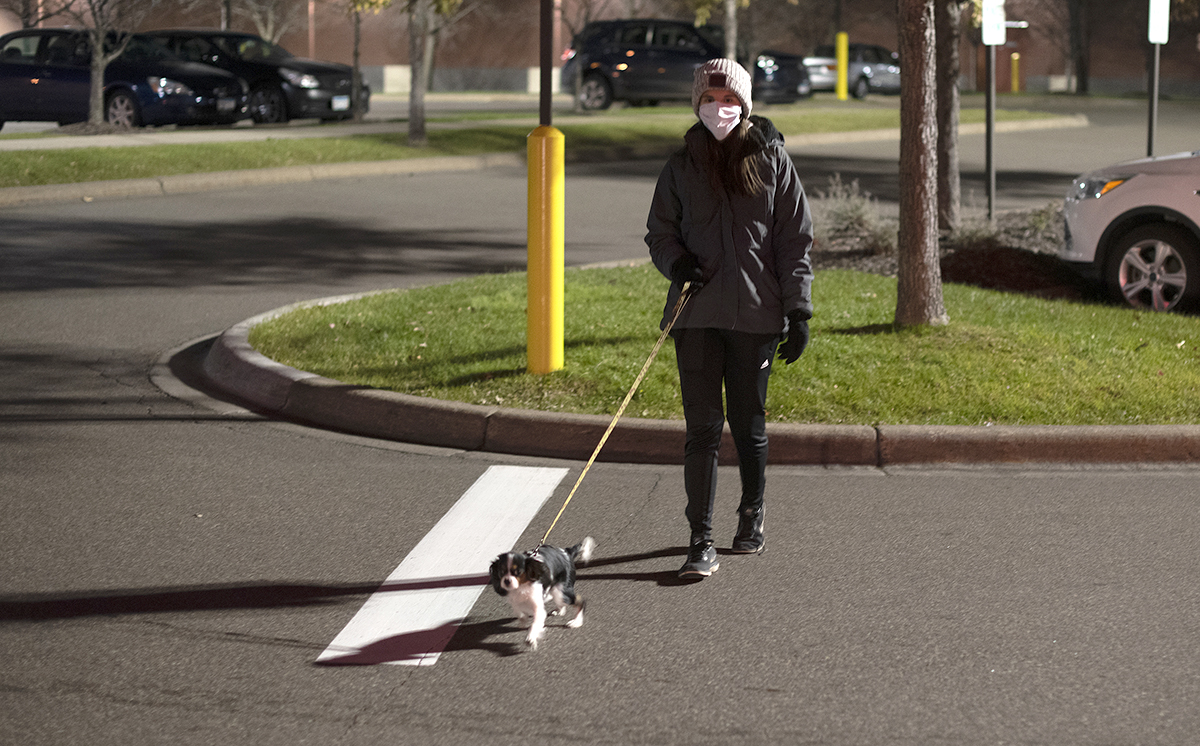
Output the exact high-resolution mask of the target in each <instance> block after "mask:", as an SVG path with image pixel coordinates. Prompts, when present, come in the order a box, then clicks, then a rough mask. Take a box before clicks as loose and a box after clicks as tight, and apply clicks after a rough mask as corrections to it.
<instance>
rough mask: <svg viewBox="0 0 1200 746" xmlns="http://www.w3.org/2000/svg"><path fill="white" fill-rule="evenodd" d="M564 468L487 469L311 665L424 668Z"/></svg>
mask: <svg viewBox="0 0 1200 746" xmlns="http://www.w3.org/2000/svg"><path fill="white" fill-rule="evenodd" d="M566 474H567V469H561V468H554V469H551V468H541V467H524V466H492V467H489V468H488V470H487V471H486V472H484V474H483V476H481V477H480V478H479V479H478V480H477V481H476V482H475V484H473V485H472V486H471V488H470V489H468V490H467V492H466V493H465V494H463V496H462V497H461V498H459V500H458V502H457V503H455V505H454V507H452V508H451V509H450V510H449V512H447V513H446V515H445V516H443V517H442V519H441V520H440V521H438V523H437V525H435V526H434V527H433V529H432V530H431V531H430V532H429V533H428V534H426V535H425V537H424V538H423V539H421V541H420V542H418V543H417V545H416V546H415V547H413V550H412V551H411V552H409V554H408V556H407V557H405V558H404V561H403V562H401V563H400V566H399V567H397V568H396V570H395V571H394V572H393V573H392V574H391V575H390V576H388V579H387V580H386V581H384V583H383V585H382V586H381V587H380V589H379V590H378V591H376V592H375V593H374V594H372V595H371V597H370V598H368V599H367V601H366V603H364V604H363V607H362V608H361V609H359V611H358V613H357V614H356V615H355V616H354V618H353V619H351V620H350V623H349V624H347V625H346V627H345V628H344V629H343V630H342V631H341V633H339V634H338V636H337V637H336V638H334V640H333V642H331V643H330V644H329V647H327V648H326V649H325V652H323V653H321V655H320V656H319V657H318V658H317V663H324V664H331V665H335V664H341V665H351V664H358V665H367V664H375V663H392V664H399V665H410V666H431V665H433V664H434V663H436V662H437V660H438V657H439V656H440V655H441V652H442V650H444V649H445V646H446V644H447V643H448V642H450V638H451V637H453V636H454V632H455V630H456V629H457V628H458V625H459V624H460V623H461V622H462V620H463V619H465V618H466V616H467V614H469V613H470V611H471V607H472V606H474V605H475V601H476V600H477V599H478V598H479V594H480V593H482V592H483V590H484V588H485V587H486V586H487V570H488V564H489V563H490V562H491V561H492V559H493V558H494V557H495V556H496V555H497V554H499V553H501V552H506V551H508V550H509V549H511V548H512V547H513V545H514V543H515V542H516V541H517V539H519V538H520V536H521V534H522V532H524V531H525V529H526V527H528V526H529V523H530V521H532V520H533V517H534V516H535V515H537V512H538V510H540V509H541V507H542V505H543V504H545V502H546V500H547V499H548V498H549V497H550V495H552V494H554V490H555V489H556V488H557V487H558V485H559V483H560V482H561V481H562V479H563V477H565V476H566Z"/></svg>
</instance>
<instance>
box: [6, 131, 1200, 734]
mask: <svg viewBox="0 0 1200 746" xmlns="http://www.w3.org/2000/svg"><path fill="white" fill-rule="evenodd" d="M1114 126H1115V125H1114ZM1127 127H1128V128H1129V129H1127V130H1119V132H1123V133H1126V134H1125V135H1124V137H1126V138H1127V137H1128V134H1127V133H1128V132H1129V131H1132V129H1134V128H1136V122H1134V121H1132V118H1131V121H1130V122H1129V124H1128V125H1127ZM1086 136H1088V137H1090V136H1091V133H1090V132H1088V134H1087V135H1086ZM1063 137H1064V142H1065V138H1067V136H1066V135H1064V136H1063ZM1070 137H1074V138H1076V139H1079V138H1082V137H1085V135H1084V134H1082V133H1081V132H1079V131H1076V132H1074V133H1073V134H1072V135H1070ZM1038 142H1039V143H1041V144H1042V145H1044V146H1045V147H1047V149H1048V150H1052V149H1054V148H1053V147H1051V146H1052V145H1053V143H1054V142H1057V141H1053V140H1046V139H1039V141H1038ZM1093 143H1094V144H1093V145H1092V146H1091V147H1092V149H1093V150H1095V151H1098V152H1096V153H1093V157H1095V158H1101V157H1103V158H1105V159H1106V160H1105V162H1107V160H1108V156H1109V155H1112V154H1113V151H1112V149H1111V147H1110V145H1111V144H1110V143H1107V141H1106V142H1104V143H1100V142H1099V141H1098V140H1093ZM874 147H875V146H873V145H864V146H862V149H861V150H860V151H857V152H858V155H857V156H855V154H854V153H847V154H845V155H844V156H843V157H844V158H845V159H847V163H846V165H847V167H849V166H851V165H853V164H852V163H851V162H850V161H851V160H853V159H854V158H857V159H858V161H860V162H863V163H866V162H871V161H877V160H879V157H878V156H877V155H876V154H875V153H873V152H872V151H871V148H874ZM1063 147H1065V145H1064V146H1063ZM1130 147H1132V145H1131V146H1130ZM1105 149H1107V152H1104V151H1105ZM1134 155H1136V153H1135V154H1134ZM1056 157H1057V156H1055V154H1054V153H1051V152H1047V154H1046V162H1047V164H1049V165H1047V166H1046V168H1047V173H1057V172H1058V170H1059V169H1060V168H1065V167H1066V166H1061V167H1060V166H1057V165H1055V163H1056V161H1054V159H1055V158H1056ZM803 160H804V159H803V158H801V161H803ZM802 168H812V167H811V166H809V165H806V164H803V163H802ZM1078 170H1082V169H1078ZM656 172H657V166H655V165H653V164H607V165H597V166H587V167H578V168H575V169H572V172H571V174H570V176H569V179H568V186H567V195H568V207H567V209H568V246H569V249H568V262H569V263H571V264H586V263H592V262H598V261H609V260H620V259H628V258H635V257H640V256H642V255H643V252H644V249H643V248H642V243H641V233H642V228H641V224H642V222H643V220H644V213H645V205H646V204H647V203H648V200H649V194H650V190H651V189H652V187H653V178H654V175H655V174H656ZM1045 180H1046V182H1049V181H1050V178H1049V177H1046V179H1045ZM1001 183H1002V184H1003V181H1002V182H1001ZM522 184H523V174H520V173H515V172H510V171H505V170H502V169H501V170H493V171H487V172H482V173H472V174H426V175H422V176H416V177H411V178H400V177H390V178H373V179H357V180H343V181H330V182H320V183H307V184H297V185H280V186H276V187H270V188H258V189H254V190H231V191H227V192H208V193H201V194H193V195H186V196H168V197H156V198H146V199H129V200H111V201H106V200H97V201H95V202H91V203H71V204H58V205H37V206H29V207H24V208H6V209H4V210H0V222H2V225H3V230H2V231H0V262H2V263H0V329H3V335H2V336H0V359H2V361H3V364H2V365H0V402H2V407H0V444H2V447H0V510H2V513H0V546H2V547H3V550H2V551H0V656H2V659H3V661H4V665H3V666H0V742H2V743H12V744H31V745H38V746H40V745H42V744H47V745H48V744H63V743H89V744H121V746H141V745H143V744H147V745H148V744H158V743H172V744H242V743H246V744H249V743H253V744H256V745H258V744H289V745H290V744H297V743H315V744H368V743H389V744H396V743H400V744H409V743H412V744H418V743H419V744H458V743H479V742H483V741H486V742H489V743H495V744H510V743H511V744H527V743H529V742H530V741H533V740H537V741H540V742H545V743H563V744H566V743H620V744H629V743H647V744H651V743H654V744H672V743H689V744H706V743H713V744H716V743H729V742H741V743H762V744H766V743H771V744H777V743H810V742H811V743H826V744H928V743H948V744H983V743H1054V744H1095V743H1111V744H1189V743H1192V742H1194V740H1195V734H1196V733H1197V732H1200V707H1198V706H1197V705H1198V703H1200V636H1198V635H1197V630H1196V622H1195V620H1196V619H1197V618H1200V598H1198V596H1200V592H1198V591H1197V588H1200V582H1198V581H1200V567H1198V566H1197V561H1196V557H1197V554H1198V553H1197V549H1198V545H1200V521H1197V514H1198V512H1200V505H1198V504H1197V503H1198V500H1197V498H1196V495H1197V494H1200V469H1196V468H1194V467H1187V466H1177V467H1157V468H1142V467H1138V466H1136V465H1131V466H1128V467H1120V468H1117V467H1110V468H1072V467H1061V468H1036V469H1033V468H1030V469H1027V468H1020V467H1008V468H1001V467H987V468H982V467H981V468H962V469H950V470H935V469H919V468H909V469H887V470H880V469H866V468H864V469H822V468H798V467H791V468H772V469H771V470H770V471H769V477H768V478H769V482H768V498H767V499H768V509H769V511H770V518H769V520H768V521H767V535H768V551H767V552H766V554H764V555H762V556H760V557H734V556H731V555H724V556H722V558H721V561H722V566H721V569H720V570H719V571H718V573H717V574H716V575H715V576H714V577H713V578H711V579H709V580H706V581H704V582H702V583H699V584H690V585H684V584H679V583H677V582H676V581H675V580H674V570H675V569H676V568H677V567H678V565H679V564H680V563H681V562H682V552H683V550H682V546H681V545H682V543H683V541H684V540H685V538H686V534H685V532H686V529H685V527H684V523H683V520H682V516H681V513H682V507H683V491H682V475H681V469H680V468H679V467H674V466H634V465H621V464H599V465H597V466H595V467H594V468H593V469H592V471H591V473H590V474H589V475H588V477H587V479H586V480H585V482H584V483H583V486H582V487H581V489H580V492H579V493H578V494H577V496H576V498H575V500H574V501H573V502H572V503H571V506H570V509H569V510H568V511H567V512H566V514H565V515H564V517H563V519H562V521H561V522H560V524H559V525H558V527H557V528H556V529H555V533H554V535H553V537H552V541H555V542H556V543H567V542H573V541H577V540H578V539H579V538H581V537H582V536H583V535H585V534H590V535H592V536H594V537H595V538H596V540H597V541H598V544H599V548H598V559H597V561H596V562H595V563H594V565H593V566H592V567H591V568H589V569H586V570H584V571H582V573H581V581H580V589H581V591H582V592H583V593H584V594H585V595H586V596H587V597H588V599H589V602H590V605H589V608H588V613H587V623H586V624H585V626H584V627H583V628H582V629H580V630H568V629H563V628H561V627H560V626H555V627H554V628H553V629H551V630H550V633H549V635H548V637H547V640H546V642H545V643H544V645H543V647H542V649H541V650H540V651H538V652H537V653H522V652H520V645H519V642H520V640H521V638H522V632H521V631H520V630H518V629H517V627H516V626H515V625H514V624H513V623H512V619H511V614H510V613H509V611H508V609H507V607H506V605H504V604H503V603H502V602H501V600H500V599H499V598H497V597H495V596H494V595H492V594H491V593H490V591H488V592H486V593H484V594H483V595H482V596H480V598H479V601H478V602H477V603H476V604H475V605H474V607H473V608H472V610H471V612H470V614H469V615H468V616H467V618H466V619H465V620H464V621H463V623H462V624H461V626H460V627H459V628H458V630H457V633H456V634H455V635H454V636H453V638H452V639H451V640H450V642H449V645H448V646H447V647H446V649H445V651H444V652H443V654H442V656H441V657H440V659H439V660H438V662H437V663H436V665H433V666H427V667H411V666H399V665H359V666H318V665H315V664H314V661H315V660H316V658H317V656H318V655H320V654H321V653H322V651H323V650H325V649H326V647H327V646H328V645H329V644H330V643H331V641H333V639H334V638H335V636H337V635H338V633H339V632H340V631H341V630H342V629H343V628H344V627H346V625H347V624H348V623H349V622H350V621H351V619H352V618H354V617H355V615H356V613H358V612H359V610H360V609H361V608H362V607H363V604H364V602H366V600H367V599H368V597H369V596H370V594H371V593H372V591H374V590H375V589H376V588H377V587H378V585H379V584H380V583H381V582H382V581H383V580H384V579H385V578H387V577H388V575H389V573H391V572H392V571H393V568H396V566H397V564H398V563H400V562H401V560H403V559H404V558H405V557H406V555H408V554H409V552H410V551H413V550H414V547H416V546H417V545H418V543H419V542H420V541H421V540H422V538H423V537H425V536H426V535H428V534H429V533H430V531H431V529H432V528H433V527H434V526H435V524H437V523H438V521H439V520H441V519H442V518H443V516H445V515H446V514H447V513H448V511H450V509H451V507H452V506H453V505H454V504H455V503H456V501H457V500H458V499H459V498H460V497H461V496H462V495H463V494H464V493H465V492H466V491H468V489H469V488H470V487H471V486H472V484H474V483H475V482H476V480H477V479H479V478H480V477H481V476H482V475H484V473H485V471H486V470H487V469H488V467H490V466H493V465H517V466H523V467H528V468H545V467H566V468H567V469H568V474H567V476H566V478H565V479H564V480H563V482H562V483H560V484H559V486H558V488H557V490H556V491H555V493H554V495H553V496H552V497H551V498H550V499H549V500H548V501H547V502H546V504H545V506H544V507H543V508H541V510H539V511H538V512H537V515H536V516H535V517H534V518H533V520H532V521H531V522H530V523H529V526H528V528H527V529H526V530H525V531H524V533H523V534H522V536H521V538H520V539H519V540H518V541H517V542H516V545H517V546H522V547H523V546H532V545H533V544H534V543H536V540H537V538H539V537H540V535H541V533H542V531H544V530H545V528H546V527H547V526H548V525H549V522H550V520H551V519H552V518H553V514H554V513H555V512H556V511H557V508H558V506H559V505H560V504H561V501H562V499H563V498H564V497H565V495H566V492H567V490H568V488H569V486H570V485H571V484H572V483H573V482H574V480H575V478H576V476H577V475H578V473H579V469H580V467H581V464H579V463H573V462H568V463H559V462H549V461H546V460H541V459H522V458H503V457H494V456H485V455H479V454H471V453H461V452H453V451H446V450H439V449H432V448H422V447H413V446H405V445H401V444H391V443H384V442H379V441H372V440H367V439H362V438H357V437H353V436H346V435H340V434H335V433H327V432H321V431H315V430H311V429H307V428H302V427H298V426H295V425H290V424H286V423H278V422H271V421H266V420H263V419H261V418H259V417H257V416H255V415H253V414H251V413H248V412H245V411H243V410H240V409H238V408H237V407H235V406H231V405H229V404H228V403H224V402H220V401H217V400H213V399H210V398H208V397H207V396H205V395H204V394H203V393H202V392H198V391H195V390H194V389H191V388H189V387H187V386H186V385H183V384H182V383H180V382H179V381H178V379H177V377H176V376H174V375H172V373H171V371H170V370H169V369H168V368H167V367H165V366H166V363H168V362H170V361H172V360H173V361H174V362H175V370H176V372H178V373H180V374H183V375H186V372H187V369H188V360H187V355H186V354H182V353H178V354H175V353H176V351H180V350H185V349H190V348H191V346H192V345H193V344H194V343H195V342H196V341H197V340H201V339H203V338H205V337H207V336H210V335H212V334H214V333H216V332H219V331H220V330H222V329H224V328H226V327H228V326H230V325H232V324H233V323H236V322H238V321H240V320H242V319H245V318H247V317H250V316H253V315H255V314H258V313H262V312H264V311H267V310H270V309H272V308H276V307H279V306H282V305H285V304H287V303H291V302H294V301H299V300H306V299H311V298H316V297H325V296H332V295H339V294H344V293H349V292H356V291H361V290H370V289H377V288H382V287H403V286H413V285H421V284H428V283H431V282H439V281H444V280H449V279H452V278H454V277H460V276H464V275H469V274H474V273H477V272H484V271H500V270H504V269H508V268H513V267H518V266H520V265H521V264H522V263H523V254H524V219H525V218H524V189H523V186H522ZM880 193H882V190H881V192H880ZM152 378H153V379H154V380H152ZM156 381H157V383H158V384H159V385H156V383H155V382H156ZM736 481H737V480H736V475H735V473H734V472H733V471H726V472H723V477H722V482H721V485H720V496H719V498H718V499H719V503H718V518H719V522H718V526H717V531H718V538H720V539H721V541H720V544H722V545H725V546H727V542H728V538H729V537H730V536H731V535H732V532H733V528H734V524H735V519H734V516H733V511H734V509H735V507H736V490H735V483H736ZM439 566H444V567H446V568H447V570H448V572H446V573H441V572H437V573H433V575H434V576H435V577H441V576H443V575H449V576H452V577H459V576H462V575H464V574H467V575H470V574H477V573H482V572H484V571H485V568H482V567H480V568H474V569H472V570H470V571H466V570H464V569H463V568H456V567H455V565H454V560H453V558H452V557H451V556H450V553H447V556H446V558H445V559H444V560H441V561H440V565H439ZM430 585H431V586H437V585H438V583H436V582H433V581H431V582H430ZM432 590H436V587H435V588H432ZM387 657H388V656H387V655H385V654H381V655H379V656H378V657H377V659H376V660H377V661H380V662H382V661H385V660H386V659H387Z"/></svg>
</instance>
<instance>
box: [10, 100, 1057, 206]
mask: <svg viewBox="0 0 1200 746" xmlns="http://www.w3.org/2000/svg"><path fill="white" fill-rule="evenodd" d="M624 111H630V110H624ZM637 111H642V112H644V110H637ZM971 112H972V110H963V121H964V122H968V121H971V117H973V116H974V115H973V114H972V113H971ZM770 114H771V116H772V117H773V118H774V119H775V120H776V122H777V124H778V125H779V127H780V129H781V130H782V131H783V132H784V133H785V134H803V133H809V132H838V131H848V130H862V129H880V128H886V127H898V126H899V122H900V118H899V117H900V115H899V111H898V110H896V109H890V108H889V109H857V110H850V111H846V112H840V111H836V110H833V111H831V110H829V109H814V110H807V111H806V110H804V109H803V106H802V105H797V106H788V107H778V108H777V109H773V110H772V111H771V112H770ZM997 116H998V117H1001V113H1000V112H998V113H997ZM1038 116H1042V115H1039V114H1034V113H1031V112H1004V113H1003V116H1002V118H1006V119H1017V118H1031V117H1038ZM694 119H695V118H694V116H693V115H692V113H691V110H690V109H687V108H683V109H681V110H679V111H670V110H666V111H664V112H663V113H655V114H653V115H644V114H643V115H641V116H636V117H634V116H631V115H625V114H618V115H617V116H608V115H604V116H597V117H596V121H595V122H594V123H584V124H573V123H572V124H563V125H561V126H559V129H561V130H562V131H563V134H564V136H565V138H566V147H567V149H568V150H586V149H591V148H603V147H621V146H633V145H661V146H663V147H669V146H671V145H673V144H676V143H678V142H679V138H680V136H681V135H682V134H683V132H684V131H685V130H686V129H687V128H688V127H689V126H691V124H692V122H693V121H694ZM530 129H531V128H530V127H529V126H527V125H492V126H481V127H468V128H465V129H456V130H436V129H435V130H430V132H429V146H428V147H427V148H413V147H409V145H408V144H407V135H406V134H403V133H399V134H386V135H358V136H354V137H340V138H333V137H329V138H326V137H320V138H311V139H301V140H279V139H267V140H265V141H259V142H240V143H203V144H192V145H148V146H140V147H130V148H71V149H66V150H36V151H9V152H4V153H0V164H3V167H2V168H0V188H4V187H14V186H37V185H45V184H72V183H79V182H86V181H105V180H111V179H137V178H148V177H156V176H170V175H174V174H188V173H204V172H211V171H231V170H240V169H256V168H274V167H280V166H300V165H316V164H322V163H346V162H354V161H384V160H398V159H405V158H421V157H429V156H442V155H475V154H481V153H506V152H507V153H512V152H524V149H525V141H526V137H527V136H528V134H529V131H530Z"/></svg>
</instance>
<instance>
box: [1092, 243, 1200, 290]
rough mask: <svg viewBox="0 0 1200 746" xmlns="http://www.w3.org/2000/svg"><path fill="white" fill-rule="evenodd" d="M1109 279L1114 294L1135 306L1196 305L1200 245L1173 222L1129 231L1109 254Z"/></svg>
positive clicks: (1198, 287) (1199, 268)
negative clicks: (1172, 223)
mask: <svg viewBox="0 0 1200 746" xmlns="http://www.w3.org/2000/svg"><path fill="white" fill-rule="evenodd" d="M1105 275H1106V276H1105V280H1106V282H1107V284H1108V287H1109V288H1110V289H1111V291H1112V294H1113V296H1114V297H1115V298H1116V299H1118V300H1120V301H1121V302H1124V303H1125V304H1127V305H1130V306H1133V307H1134V308H1145V309H1150V310H1154V311H1175V310H1184V309H1190V308H1195V307H1196V306H1197V300H1198V296H1200V246H1198V245H1197V241H1196V238H1195V236H1192V235H1191V234H1190V233H1188V232H1187V231H1185V230H1183V229H1182V228H1179V227H1177V226H1173V225H1163V224H1159V225H1144V226H1142V227H1140V228H1135V229H1133V230H1132V231H1130V232H1129V233H1127V234H1126V235H1125V236H1124V237H1123V238H1122V239H1121V240H1120V241H1119V242H1118V243H1117V244H1116V245H1115V246H1114V249H1113V251H1112V253H1111V254H1110V255H1109V260H1108V268H1107V272H1106V273H1105Z"/></svg>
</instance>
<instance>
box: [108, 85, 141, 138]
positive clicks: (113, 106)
mask: <svg viewBox="0 0 1200 746" xmlns="http://www.w3.org/2000/svg"><path fill="white" fill-rule="evenodd" d="M104 121H106V122H108V123H109V124H111V125H113V126H116V127H121V128H123V129H133V128H134V127H140V126H141V124H142V117H141V115H140V114H139V113H138V105H137V101H135V100H134V98H133V96H131V95H130V94H129V93H127V92H125V91H117V92H116V93H114V94H112V95H110V96H109V97H108V102H107V103H106V104H105V105H104Z"/></svg>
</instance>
